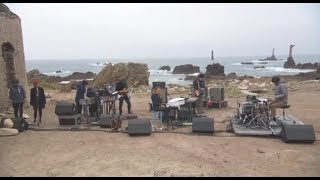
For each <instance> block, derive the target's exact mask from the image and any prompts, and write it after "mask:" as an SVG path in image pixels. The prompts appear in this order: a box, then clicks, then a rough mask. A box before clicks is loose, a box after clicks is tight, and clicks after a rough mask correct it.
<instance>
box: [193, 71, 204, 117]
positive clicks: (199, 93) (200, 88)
mask: <svg viewBox="0 0 320 180" xmlns="http://www.w3.org/2000/svg"><path fill="white" fill-rule="evenodd" d="M193 88H194V93H195V95H196V97H198V101H197V110H198V113H199V114H203V113H204V112H203V101H204V99H203V98H204V93H205V88H206V84H205V81H204V74H199V76H198V78H197V79H196V80H194V81H193Z"/></svg>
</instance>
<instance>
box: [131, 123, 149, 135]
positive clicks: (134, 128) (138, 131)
mask: <svg viewBox="0 0 320 180" xmlns="http://www.w3.org/2000/svg"><path fill="white" fill-rule="evenodd" d="M127 132H128V134H129V135H130V136H132V135H150V134H151V123H150V120H144V119H131V120H128V131H127Z"/></svg>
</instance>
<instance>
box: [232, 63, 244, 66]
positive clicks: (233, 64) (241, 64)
mask: <svg viewBox="0 0 320 180" xmlns="http://www.w3.org/2000/svg"><path fill="white" fill-rule="evenodd" d="M232 65H237V66H239V65H242V64H241V63H232Z"/></svg>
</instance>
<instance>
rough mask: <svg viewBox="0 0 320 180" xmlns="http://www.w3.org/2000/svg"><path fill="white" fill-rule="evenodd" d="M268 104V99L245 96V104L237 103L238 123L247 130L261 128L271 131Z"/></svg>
mask: <svg viewBox="0 0 320 180" xmlns="http://www.w3.org/2000/svg"><path fill="white" fill-rule="evenodd" d="M270 103H271V101H270V100H268V99H263V98H258V99H257V98H256V97H255V96H250V95H249V96H247V99H246V102H244V103H238V106H237V107H238V114H237V115H238V117H239V118H238V123H239V124H244V125H245V127H247V128H248V127H251V128H263V129H266V130H271V131H273V129H272V127H271V125H272V116H271V109H270Z"/></svg>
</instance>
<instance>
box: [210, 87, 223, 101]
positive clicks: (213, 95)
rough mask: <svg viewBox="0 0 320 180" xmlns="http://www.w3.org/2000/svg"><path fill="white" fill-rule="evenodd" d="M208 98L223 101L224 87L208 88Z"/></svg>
mask: <svg viewBox="0 0 320 180" xmlns="http://www.w3.org/2000/svg"><path fill="white" fill-rule="evenodd" d="M209 99H210V100H211V101H224V99H225V98H224V88H223V87H218V88H210V91H209Z"/></svg>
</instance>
